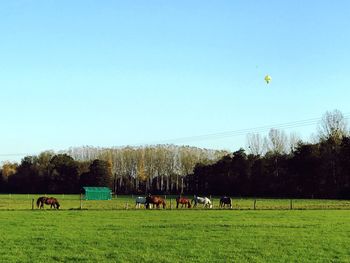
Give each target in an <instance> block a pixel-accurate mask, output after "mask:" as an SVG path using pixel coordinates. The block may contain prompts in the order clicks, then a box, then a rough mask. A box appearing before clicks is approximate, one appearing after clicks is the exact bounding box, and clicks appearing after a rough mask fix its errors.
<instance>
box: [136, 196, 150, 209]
mask: <svg viewBox="0 0 350 263" xmlns="http://www.w3.org/2000/svg"><path fill="white" fill-rule="evenodd" d="M146 200H147V199H146V197H143V196H138V197H136V199H135V208H141V205H143V206H144V207H146ZM151 206H152V204H150V208H152V207H151Z"/></svg>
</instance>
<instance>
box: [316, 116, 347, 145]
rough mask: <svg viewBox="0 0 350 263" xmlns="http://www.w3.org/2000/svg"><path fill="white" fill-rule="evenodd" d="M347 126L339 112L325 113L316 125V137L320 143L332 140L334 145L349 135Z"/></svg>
mask: <svg viewBox="0 0 350 263" xmlns="http://www.w3.org/2000/svg"><path fill="white" fill-rule="evenodd" d="M347 126H348V124H347V121H346V119H345V118H344V116H343V114H342V113H341V112H340V111H339V110H333V111H332V112H329V111H327V112H326V113H325V114H324V115H323V117H322V120H321V122H320V123H319V125H318V137H319V139H320V140H321V141H325V140H328V139H332V140H334V142H335V143H340V141H341V140H342V138H343V137H345V136H347V135H348V134H349V131H348V128H347Z"/></svg>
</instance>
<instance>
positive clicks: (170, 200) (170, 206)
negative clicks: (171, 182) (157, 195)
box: [170, 198, 172, 210]
mask: <svg viewBox="0 0 350 263" xmlns="http://www.w3.org/2000/svg"><path fill="white" fill-rule="evenodd" d="M171 209H172V206H171V198H170V210H171Z"/></svg>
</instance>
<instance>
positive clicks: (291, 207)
mask: <svg viewBox="0 0 350 263" xmlns="http://www.w3.org/2000/svg"><path fill="white" fill-rule="evenodd" d="M290 210H293V200H292V199H290Z"/></svg>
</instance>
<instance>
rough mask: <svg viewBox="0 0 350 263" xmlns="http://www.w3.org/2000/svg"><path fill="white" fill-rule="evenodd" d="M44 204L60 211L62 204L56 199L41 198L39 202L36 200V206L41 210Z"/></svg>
mask: <svg viewBox="0 0 350 263" xmlns="http://www.w3.org/2000/svg"><path fill="white" fill-rule="evenodd" d="M44 204H46V205H50V208H52V207H53V208H55V209H59V208H60V203H59V202H58V200H57V199H56V198H54V197H45V196H42V197H39V198H38V200H36V206H37V207H38V208H39V207H40V209H41V208H44Z"/></svg>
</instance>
